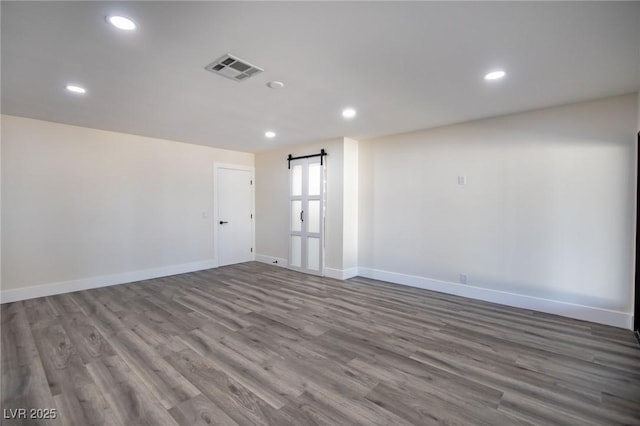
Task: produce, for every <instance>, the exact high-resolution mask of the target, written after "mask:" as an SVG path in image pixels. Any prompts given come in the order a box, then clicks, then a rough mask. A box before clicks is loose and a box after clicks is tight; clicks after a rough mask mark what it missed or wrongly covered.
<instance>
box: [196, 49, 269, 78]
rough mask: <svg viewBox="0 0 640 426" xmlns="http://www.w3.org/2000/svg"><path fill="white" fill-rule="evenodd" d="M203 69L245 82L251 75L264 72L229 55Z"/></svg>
mask: <svg viewBox="0 0 640 426" xmlns="http://www.w3.org/2000/svg"><path fill="white" fill-rule="evenodd" d="M204 68H205V69H206V70H209V71H211V72H214V73H216V74H218V75H221V76H223V77H227V78H230V79H231V80H235V81H242V80H246V79H248V78H249V77H251V76H252V75H255V74H258V73H259V72H262V71H264V70H263V69H262V68H258V67H256V66H255V65H251V64H250V63H249V62H247V61H245V60H243V59H240V58H236V57H235V56H232V55H229V54H226V55H224V56H222V57H221V58H219V59H218V60H216V61H213V62H212V63H210V64H209V65H207V66H206V67H204Z"/></svg>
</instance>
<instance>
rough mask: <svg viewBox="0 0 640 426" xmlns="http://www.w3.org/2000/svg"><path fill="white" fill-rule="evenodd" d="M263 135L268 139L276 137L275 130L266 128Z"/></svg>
mask: <svg viewBox="0 0 640 426" xmlns="http://www.w3.org/2000/svg"><path fill="white" fill-rule="evenodd" d="M264 136H265V137H267V138H269V139H273V138H275V137H276V132H273V131H271V130H267V131H266V132H264Z"/></svg>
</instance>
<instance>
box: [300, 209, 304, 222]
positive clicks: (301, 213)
mask: <svg viewBox="0 0 640 426" xmlns="http://www.w3.org/2000/svg"><path fill="white" fill-rule="evenodd" d="M300 222H304V210H300Z"/></svg>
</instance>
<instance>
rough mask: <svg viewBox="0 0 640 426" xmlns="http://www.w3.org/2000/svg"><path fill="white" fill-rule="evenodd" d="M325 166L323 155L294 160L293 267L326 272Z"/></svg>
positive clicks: (291, 207) (291, 209) (291, 190)
mask: <svg viewBox="0 0 640 426" xmlns="http://www.w3.org/2000/svg"><path fill="white" fill-rule="evenodd" d="M324 176H325V168H324V166H323V165H322V164H321V162H320V158H316V157H312V158H301V159H299V160H292V161H291V169H290V171H289V182H290V185H289V212H290V213H289V268H291V269H294V270H297V271H301V272H306V273H309V274H315V275H323V270H324V211H325V208H324V206H325V192H326V190H325V188H326V185H325V179H324Z"/></svg>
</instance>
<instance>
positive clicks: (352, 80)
mask: <svg viewBox="0 0 640 426" xmlns="http://www.w3.org/2000/svg"><path fill="white" fill-rule="evenodd" d="M1 8H2V9H1V14H2V30H1V31H2V58H1V59H2V112H3V113H5V114H12V115H19V116H25V117H32V118H37V119H43V120H49V121H55V122H61V123H69V124H74V125H80V126H87V127H93V128H98V129H107V130H114V131H119V132H125V133H132V134H138V135H145V136H153V137H158V138H165V139H172V140H177V141H183V142H191V143H196V144H202V145H210V146H216V147H222V148H229V149H236V150H241V151H251V152H257V151H264V150H268V149H271V148H274V147H279V146H283V145H290V144H296V143H303V142H310V141H315V140H321V139H327V138H333V137H341V136H348V137H352V138H355V139H368V138H371V137H376V136H382V135H386V134H392V133H399V132H405V131H410V130H416V129H423V128H429V127H435V126H440V125H443V124H450V123H455V122H462V121H467V120H473V119H477V118H482V117H488V116H495V115H501V114H507V113H512V112H518V111H524V110H529V109H535V108H540V107H545V106H550V105H558V104H563V103H570V102H575V101H580V100H586V99H593V98H598V97H603V96H608V95H616V94H623V93H630V92H633V91H637V90H638V89H639V88H640V2H621V3H618V2H603V3H599V2H598V3H596V2H558V3H549V2H514V3H511V2H491V3H483V2H453V3H440V2H410V3H409V2H407V3H405V2H372V3H369V2H343V3H340V2H318V3H315V2H314V3H311V2H301V3H282V2H278V3H270V2H255V3H254V2H237V3H230V2H229V3H226V2H118V3H109V2H15V3H14V2H6V1H2V3H1ZM114 13H117V14H124V15H127V16H130V17H131V18H133V19H134V20H135V21H136V22H137V24H138V30H137V31H135V32H133V33H124V32H121V31H118V30H116V29H115V28H113V27H112V26H110V25H109V24H107V23H106V21H105V16H106V15H109V14H114ZM224 53H231V54H233V55H236V56H239V57H240V58H242V59H245V60H247V61H249V62H251V63H253V64H255V65H257V66H259V67H262V68H264V70H265V71H264V72H263V73H260V74H258V75H256V76H255V77H253V78H251V79H249V80H247V81H244V82H240V83H239V82H235V81H232V80H229V79H226V78H222V77H220V76H217V75H215V74H212V73H210V72H208V71H206V70H205V69H204V67H205V66H206V65H207V64H209V63H210V62H211V61H213V60H215V59H217V58H218V57H219V56H221V55H223V54H224ZM494 68H504V69H505V70H506V71H507V73H508V75H507V77H506V78H505V79H504V80H502V81H496V82H491V83H489V82H486V81H484V80H483V76H484V74H485V73H486V72H488V71H490V70H492V69H494ZM271 80H281V81H283V82H284V83H285V88H283V89H280V90H272V89H269V88H267V87H266V83H267V82H268V81H271ZM69 82H76V83H80V84H82V85H84V86H85V87H86V88H87V91H88V92H87V94H86V95H84V96H78V95H72V94H70V93H68V92H66V91H65V90H64V86H65V85H66V84H67V83H69ZM345 106H354V107H355V108H356V109H357V110H358V116H357V117H356V119H354V120H352V121H345V120H343V119H342V117H341V115H340V112H341V110H342V108H343V107H345ZM267 129H273V130H275V131H276V132H277V137H276V138H275V139H273V140H266V139H265V138H264V132H265V130H267Z"/></svg>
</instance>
